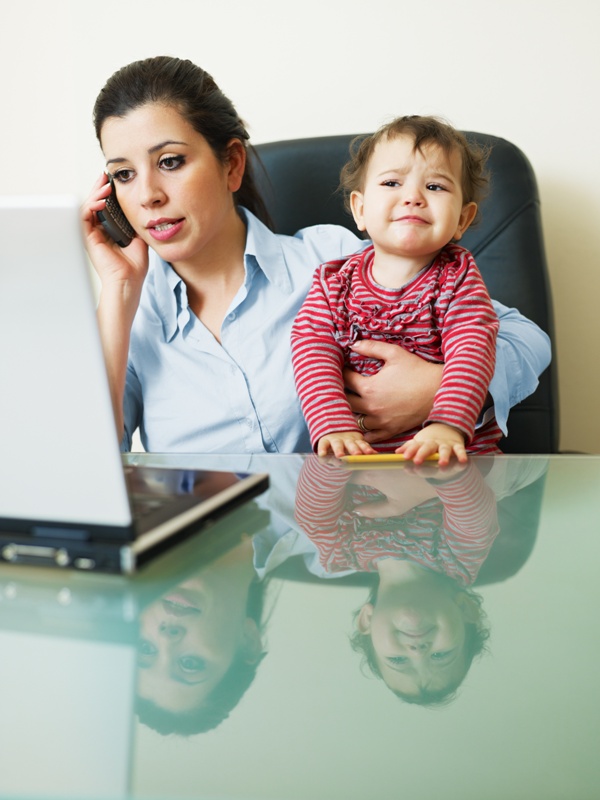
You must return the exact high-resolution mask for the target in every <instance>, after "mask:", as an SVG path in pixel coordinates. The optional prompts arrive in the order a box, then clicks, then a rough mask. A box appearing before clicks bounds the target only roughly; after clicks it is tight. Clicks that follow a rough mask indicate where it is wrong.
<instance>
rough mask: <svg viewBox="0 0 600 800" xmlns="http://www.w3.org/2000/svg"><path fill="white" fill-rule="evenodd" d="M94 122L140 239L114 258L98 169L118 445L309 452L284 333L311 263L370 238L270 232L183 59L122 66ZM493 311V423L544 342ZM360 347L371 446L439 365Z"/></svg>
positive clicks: (520, 387) (104, 304)
mask: <svg viewBox="0 0 600 800" xmlns="http://www.w3.org/2000/svg"><path fill="white" fill-rule="evenodd" d="M95 125H96V133H97V136H98V138H99V140H100V142H101V145H102V149H103V152H104V155H105V157H106V164H107V169H108V171H109V172H110V174H111V176H112V177H113V180H114V184H115V191H116V194H117V195H118V199H119V202H120V204H121V206H122V208H123V211H124V212H125V215H126V216H127V218H128V219H129V221H130V223H131V224H132V226H133V228H134V229H135V233H136V236H135V238H134V239H133V241H132V243H131V244H130V245H129V246H128V247H127V248H125V249H124V250H121V249H120V248H118V247H117V246H116V245H115V244H112V243H111V242H110V240H109V239H107V236H106V235H105V233H104V231H103V228H102V227H101V226H100V225H99V224H98V222H97V218H96V212H98V211H101V210H103V209H104V207H105V201H106V198H107V197H108V195H109V194H110V193H111V191H112V190H111V187H110V184H109V183H108V182H107V178H106V175H103V176H102V177H101V178H100V179H99V180H98V181H97V183H96V184H95V186H94V187H93V189H92V192H91V194H90V197H89V199H88V201H87V202H86V203H85V204H84V207H83V211H82V215H83V223H84V232H85V239H86V246H87V249H88V253H89V255H90V258H91V261H92V263H93V265H94V267H95V268H96V270H97V272H98V273H99V276H100V280H101V283H102V290H101V293H100V302H99V313H98V319H99V324H100V329H101V334H102V340H103V346H104V352H105V357H106V361H107V367H108V374H109V378H110V384H111V390H112V395H113V402H114V406H115V413H116V416H117V419H118V427H119V430H121V431H123V433H124V439H123V446H124V447H125V448H127V447H129V445H130V443H131V436H132V434H133V432H134V430H135V429H136V428H137V427H138V426H140V427H141V435H142V443H143V444H144V446H145V448H146V450H151V451H155V452H169V451H179V452H182V451H186V452H196V453H197V452H204V453H206V452H230V453H258V452H293V451H296V452H303V451H304V452H305V451H309V450H310V441H309V437H308V432H307V429H306V426H305V423H304V420H303V417H302V413H301V411H300V406H299V402H298V399H297V396H296V391H295V386H294V379H293V374H292V369H291V356H290V345H289V338H290V329H291V325H292V322H293V320H294V317H295V315H296V312H297V311H298V309H299V307H300V305H301V303H302V301H303V300H304V298H305V296H306V293H307V291H308V288H309V285H310V282H311V279H312V274H313V271H314V269H315V268H316V266H317V265H318V264H319V263H321V262H324V261H329V260H332V259H336V258H341V257H343V256H345V255H348V254H349V253H352V252H354V251H356V250H357V249H359V248H360V247H362V246H364V242H362V241H361V240H359V239H357V238H356V237H355V236H354V235H353V234H351V233H350V232H349V231H347V230H346V229H345V228H341V227H337V226H330V225H328V226H315V227H313V228H308V229H306V230H304V231H302V232H301V233H299V234H298V235H296V236H294V237H287V236H276V235H275V234H274V233H272V232H271V231H270V230H269V228H268V227H267V226H266V225H264V224H263V222H262V221H261V220H265V219H266V217H265V214H264V207H263V204H262V201H261V200H260V197H259V196H258V194H257V192H256V190H255V187H254V184H253V181H252V175H251V173H250V171H249V168H248V165H247V163H246V154H247V150H246V148H247V139H248V133H247V131H246V129H245V127H244V125H243V123H242V121H241V120H240V118H239V116H238V115H237V113H236V111H235V109H234V108H233V106H232V104H231V102H230V101H229V100H228V99H227V98H226V97H225V96H224V95H223V94H222V93H221V91H220V90H219V88H218V87H217V86H216V84H215V83H214V81H213V80H212V78H211V77H210V76H209V75H207V74H206V73H205V72H204V71H203V70H201V69H200V68H198V67H196V66H195V65H193V64H191V63H190V62H187V61H180V60H178V59H174V58H156V59H148V60H146V61H143V62H136V63H134V64H130V65H128V66H127V67H124V68H123V69H122V70H120V71H119V72H118V73H116V74H115V75H113V76H112V78H110V80H109V81H108V82H107V84H106V85H105V87H104V88H103V90H102V92H101V93H100V95H99V97H98V99H97V101H96V106H95ZM149 248H150V252H149ZM149 262H151V263H150V269H149ZM496 310H497V311H498V314H499V317H500V332H499V339H498V344H497V359H496V364H497V368H496V374H495V378H494V380H493V381H492V384H491V387H490V391H491V394H492V396H493V397H494V402H495V413H496V419H497V420H498V422H499V424H500V425H502V424H503V423H504V422H505V420H506V418H507V415H508V410H509V406H510V405H511V404H512V403H513V402H516V401H517V400H520V399H522V398H523V397H525V396H527V395H528V394H530V393H531V392H532V391H533V390H534V389H535V386H536V384H537V379H536V377H535V376H536V375H538V374H539V373H540V372H541V371H542V369H544V368H545V366H546V365H547V363H548V360H549V346H548V339H547V337H546V336H545V335H544V334H543V333H542V332H541V331H540V330H539V329H538V328H537V327H536V326H535V325H533V324H532V323H530V322H528V321H527V320H525V319H524V318H523V317H521V316H520V315H519V314H518V312H516V311H514V310H509V309H506V308H505V307H503V306H496ZM357 349H361V350H362V352H363V354H365V355H373V356H374V357H379V358H381V359H382V360H383V361H384V362H385V364H384V366H383V368H382V369H381V371H380V372H379V373H378V374H377V375H375V376H373V377H371V378H365V377H363V376H359V375H357V374H356V373H348V374H346V376H345V378H346V381H347V384H348V386H349V388H350V389H352V390H353V391H354V392H356V394H353V395H352V398H351V402H352V405H353V411H354V412H355V413H358V414H364V415H366V420H364V421H365V424H366V425H367V427H369V428H370V429H371V430H372V431H373V432H372V433H371V434H370V435H369V436H368V437H367V438H370V439H371V440H377V439H385V438H389V437H390V436H391V435H393V434H396V433H397V432H399V431H402V430H406V429H408V428H411V427H414V426H415V425H419V424H421V423H422V421H423V420H424V419H425V417H426V415H427V412H428V411H429V409H430V408H431V404H432V398H433V396H434V394H435V391H436V389H437V388H438V386H439V381H440V378H441V369H442V368H441V365H437V364H431V363H428V362H425V361H424V360H422V359H420V358H418V357H417V356H412V355H411V354H409V353H408V352H406V351H404V350H403V349H402V348H398V347H395V346H393V345H385V344H383V343H374V342H364V343H362V344H360V343H359V344H357ZM509 363H510V365H511V368H510V369H509V368H508V367H507V365H508V364H509ZM517 375H518V376H520V377H519V378H517V377H516V376H517ZM526 376H529V377H526ZM509 382H510V383H511V385H510V386H509ZM374 429H376V430H374Z"/></svg>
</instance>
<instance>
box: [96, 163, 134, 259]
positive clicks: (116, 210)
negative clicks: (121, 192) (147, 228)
mask: <svg viewBox="0 0 600 800" xmlns="http://www.w3.org/2000/svg"><path fill="white" fill-rule="evenodd" d="M110 185H111V186H112V192H111V193H110V194H109V195H108V197H107V198H106V206H105V207H104V208H103V209H102V211H98V212H97V214H98V219H99V220H100V222H101V223H102V225H103V227H104V230H105V231H106V232H107V233H108V235H109V236H110V238H111V239H114V241H115V242H116V243H117V244H118V245H119V247H127V245H128V244H130V243H131V240H132V239H133V237H134V236H135V231H134V230H133V228H132V227H131V225H130V224H129V221H128V220H127V217H126V216H125V214H124V213H123V210H122V208H121V206H120V205H119V201H118V200H117V194H116V192H115V185H114V183H113V181H112V179H111V181H110Z"/></svg>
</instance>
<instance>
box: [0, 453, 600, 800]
mask: <svg viewBox="0 0 600 800" xmlns="http://www.w3.org/2000/svg"><path fill="white" fill-rule="evenodd" d="M128 461H130V462H134V463H143V464H148V465H153V464H156V465H161V466H164V465H171V466H177V467H200V468H210V469H225V470H229V469H235V470H237V471H245V470H256V471H268V472H269V473H270V475H271V488H270V490H269V492H268V493H266V494H264V495H262V496H261V497H260V498H258V499H257V500H254V501H252V502H250V503H248V504H247V505H246V506H244V507H242V508H239V509H237V510H236V511H234V512H233V513H231V514H230V515H228V516H227V517H225V518H224V519H222V520H220V521H218V522H217V523H215V524H214V525H213V526H211V527H210V528H208V529H205V530H203V531H202V532H200V533H199V534H198V535H196V536H194V537H193V538H191V539H189V540H188V541H186V542H185V543H184V544H182V545H179V546H178V547H177V548H175V549H174V550H172V551H171V552H170V553H168V554H167V555H165V556H164V557H162V558H160V559H158V560H157V561H156V562H155V563H153V564H150V565H149V566H148V567H147V568H146V569H144V570H142V571H141V572H140V573H139V574H138V575H136V576H134V577H133V578H130V579H126V578H121V577H116V576H115V577H113V576H104V577H102V576H95V575H82V574H76V573H71V572H66V571H65V572H59V571H55V572H50V571H47V570H43V569H32V568H24V567H8V566H4V567H2V568H0V640H1V641H2V651H1V652H2V657H1V658H0V708H1V709H2V717H1V724H0V765H1V768H0V797H1V798H13V797H14V798H17V797H18V798H81V799H83V798H94V799H95V800H101V799H102V798H128V797H132V798H157V799H158V798H165V800H166V799H167V798H169V800H177V798H211V799H214V798H223V800H225V798H227V800H231V799H232V798H244V800H256V799H258V798H273V799H274V800H275V798H277V800H300V799H302V800H313V799H314V800H328V799H329V798H331V800H333V799H334V798H344V800H349V799H350V798H357V799H358V798H360V799H361V800H364V798H366V797H371V796H374V797H377V798H394V799H395V798H398V797H410V798H411V799H412V800H417V799H419V798H427V800H430V798H437V797H443V798H461V800H465V799H466V798H473V800H492V799H494V798H498V800H507V798H511V800H512V799H513V798H524V799H525V798H527V800H537V798H540V800H541V799H542V798H543V800H551V799H552V798H568V799H569V800H579V798H596V797H598V796H600V759H599V758H598V751H599V745H600V692H599V690H598V683H599V677H600V642H599V625H598V608H599V607H600V580H599V579H598V565H599V564H600V457H594V456H556V457H550V458H546V457H541V456H538V457H530V458H520V457H515V456H512V457H511V456H503V457H497V458H483V457H481V458H479V459H473V460H472V461H471V462H470V464H469V466H468V468H467V469H466V470H458V469H453V470H451V471H446V472H442V471H441V470H439V468H437V467H436V466H435V465H433V466H431V465H430V466H428V467H426V468H423V469H421V470H418V471H414V470H412V469H410V468H406V467H405V466H402V465H399V466H395V467H393V468H386V469H375V468H372V469H370V470H368V471H366V470H356V469H354V470H349V469H342V468H340V467H339V466H338V465H336V464H335V463H332V462H327V463H324V462H323V461H319V460H318V459H316V458H314V457H306V458H303V457H300V456H266V457H235V458H234V457H228V456H214V457H207V456H204V457H201V456H168V457H167V456H149V455H142V454H137V455H131V456H129V457H128Z"/></svg>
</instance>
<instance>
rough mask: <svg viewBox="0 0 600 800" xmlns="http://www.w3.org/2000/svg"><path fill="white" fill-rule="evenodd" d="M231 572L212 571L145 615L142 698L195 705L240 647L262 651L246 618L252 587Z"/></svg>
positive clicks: (173, 706) (176, 707)
mask: <svg viewBox="0 0 600 800" xmlns="http://www.w3.org/2000/svg"><path fill="white" fill-rule="evenodd" d="M229 572H230V570H220V569H216V570H213V571H210V570H207V571H206V572H205V573H204V574H203V575H202V577H201V578H196V579H192V580H190V581H188V582H186V583H184V584H182V585H181V586H179V587H178V588H177V589H175V590H174V591H173V592H171V593H170V594H168V595H166V596H165V597H163V598H162V599H161V600H159V601H157V602H156V603H154V604H153V605H152V606H151V607H150V608H148V610H147V611H146V612H145V613H144V614H143V615H142V617H141V641H140V647H139V657H138V666H139V668H140V669H139V678H138V682H139V683H138V691H139V694H140V696H141V697H144V698H146V699H151V700H152V701H153V702H155V703H157V705H159V706H160V707H162V708H165V709H167V710H169V711H173V712H180V711H187V710H190V709H191V708H196V707H198V706H199V705H200V704H201V703H202V702H203V701H204V700H205V699H206V698H207V697H208V696H209V695H210V693H211V692H212V691H213V689H215V687H216V686H217V685H218V684H219V682H220V681H221V680H222V678H223V677H224V675H225V673H226V672H227V670H228V669H229V667H230V665H231V663H232V661H233V659H234V657H235V655H236V653H237V652H238V651H239V650H241V649H245V650H248V651H249V653H252V652H254V651H255V652H256V653H259V652H260V634H259V632H258V629H257V626H256V623H254V622H253V620H251V619H249V618H247V617H246V608H245V605H246V597H247V586H245V585H242V587H241V588H240V589H239V590H238V589H237V587H236V585H235V584H234V583H233V582H232V581H231V580H230V577H231V576H230V575H229ZM238 585H239V584H238ZM250 644H252V645H253V646H249V645H250Z"/></svg>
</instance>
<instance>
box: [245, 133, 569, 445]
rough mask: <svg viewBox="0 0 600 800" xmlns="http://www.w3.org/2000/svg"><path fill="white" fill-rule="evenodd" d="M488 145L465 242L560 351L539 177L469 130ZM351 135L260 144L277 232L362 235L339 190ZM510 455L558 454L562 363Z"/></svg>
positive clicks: (490, 278) (496, 288)
mask: <svg viewBox="0 0 600 800" xmlns="http://www.w3.org/2000/svg"><path fill="white" fill-rule="evenodd" d="M467 136H468V137H469V138H472V139H474V140H475V141H477V142H479V143H481V144H484V145H487V146H490V147H491V148H492V149H491V155H490V158H489V161H488V167H489V170H490V173H491V186H490V191H489V192H488V194H487V197H486V198H485V200H484V201H483V203H482V204H481V221H480V222H479V223H478V224H477V226H476V227H473V228H471V229H469V230H468V231H467V233H466V234H465V236H464V237H463V239H462V240H461V244H463V245H464V246H465V247H468V248H469V249H470V250H471V251H472V252H473V254H474V256H475V259H476V261H477V264H478V266H479V269H480V270H481V273H482V275H483V278H484V280H485V282H486V284H487V287H488V290H489V292H490V294H491V296H492V297H493V298H494V299H496V300H499V301H500V302H502V303H504V304H505V305H507V306H511V307H515V308H518V309H519V311H521V313H522V314H524V315H525V316H526V317H529V319H531V320H533V321H534V322H536V323H537V324H538V325H539V326H540V328H542V330H544V331H546V333H548V334H549V336H550V338H551V340H552V343H553V345H554V327H553V318H552V300H551V295H550V285H549V280H548V272H547V266H546V256H545V251H544V241H543V235H542V228H541V220H540V207H539V195H538V190H537V184H536V180H535V175H534V173H533V170H532V168H531V165H530V163H529V161H528V160H527V158H526V157H525V155H524V154H523V153H522V152H521V151H520V150H519V149H518V148H517V147H515V145H513V144H511V143H510V142H507V141H506V140H505V139H500V138H497V137H495V136H489V135H486V134H481V133H471V132H467ZM353 138H354V137H353V136H326V137H317V138H312V139H296V140H291V141H283V142H270V143H266V144H260V145H257V146H256V148H255V149H256V151H257V153H258V156H259V159H260V162H262V165H263V167H264V169H261V166H260V164H256V165H255V172H256V179H257V183H258V186H259V189H260V190H261V193H262V195H263V197H264V199H265V201H266V204H267V208H268V210H269V213H270V214H271V217H272V219H273V222H274V223H275V230H276V231H277V232H278V233H287V234H292V233H295V232H296V231H297V230H298V229H300V228H304V227H306V226H308V225H316V224H319V223H335V224H338V225H344V226H346V227H347V228H350V230H353V231H354V232H357V231H356V228H355V226H354V221H353V219H352V217H351V216H350V215H349V214H348V213H347V212H346V211H345V210H344V206H343V200H342V196H341V193H339V192H338V191H337V187H338V183H339V174H340V169H341V167H342V165H343V164H344V163H345V161H346V159H347V157H348V148H349V144H350V142H351V140H352V139H353ZM501 447H502V449H503V450H504V451H505V452H508V453H555V452H557V451H558V392H557V385H556V365H555V363H553V364H551V365H550V367H549V368H548V369H547V370H546V371H545V373H544V374H543V375H542V376H541V379H540V385H539V387H538V389H537V390H536V392H535V393H534V394H533V395H532V396H531V397H528V398H526V399H525V400H524V401H523V402H522V403H520V404H519V405H518V406H517V407H516V408H514V409H513V410H512V412H511V415H510V420H509V436H508V438H506V439H505V440H503V441H502V442H501Z"/></svg>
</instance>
